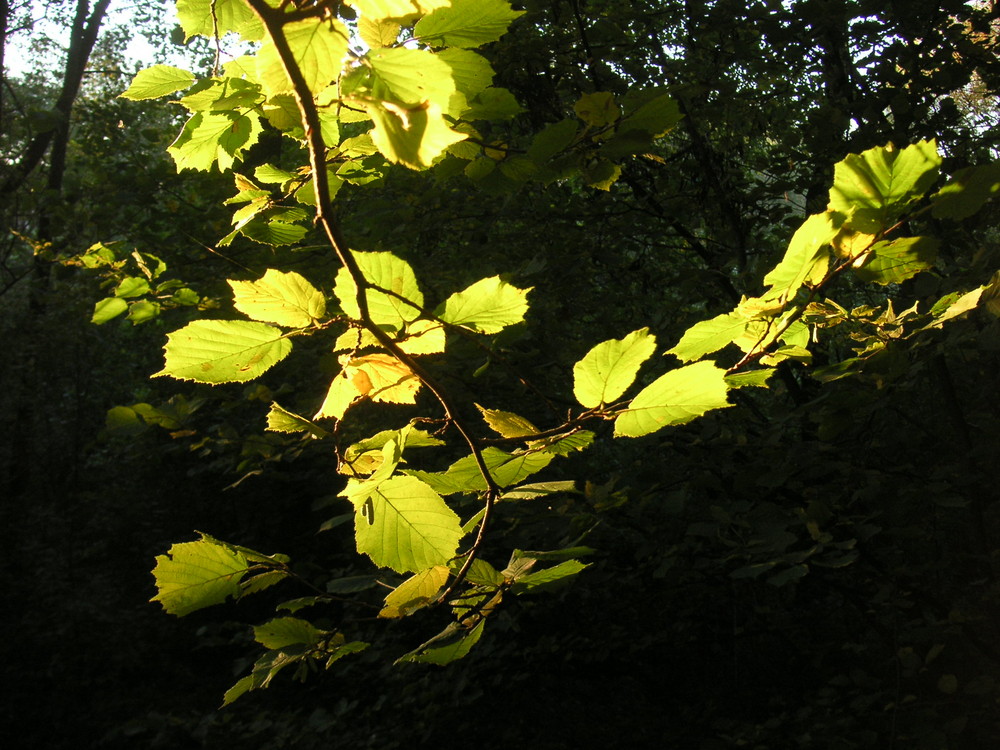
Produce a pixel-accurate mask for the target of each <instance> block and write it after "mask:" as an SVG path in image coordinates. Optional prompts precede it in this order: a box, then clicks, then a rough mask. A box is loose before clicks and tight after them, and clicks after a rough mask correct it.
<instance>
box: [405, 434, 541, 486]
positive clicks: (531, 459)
mask: <svg viewBox="0 0 1000 750" xmlns="http://www.w3.org/2000/svg"><path fill="white" fill-rule="evenodd" d="M482 455H483V461H484V463H485V464H486V468H487V470H488V471H489V473H490V476H491V477H493V481H494V482H496V483H497V485H499V486H500V487H509V486H510V485H512V484H517V483H518V482H520V481H521V480H523V479H525V478H527V477H529V476H531V475H532V474H535V473H536V472H539V471H541V470H542V469H544V468H545V467H546V466H548V465H549V463H550V462H551V461H552V459H553V455H552V454H551V453H545V452H544V451H533V450H529V451H519V452H516V453H507V452H506V451H502V450H500V449H499V448H494V447H492V446H491V447H489V448H487V449H486V450H484V451H483V454H482ZM406 473H407V474H410V475H412V476H415V477H419V478H420V479H422V480H424V481H425V482H427V483H428V484H429V485H430V486H431V487H433V488H434V489H435V490H436V491H437V492H440V493H441V494H442V495H451V494H454V493H456V492H482V491H484V490H485V489H486V479H485V478H484V477H483V474H482V471H480V469H479V464H478V463H477V462H476V459H475V456H466V457H465V458H460V459H459V460H458V461H456V462H455V463H453V464H452V465H451V466H450V467H448V470H447V471H445V472H438V473H429V472H424V471H408V472H406Z"/></svg>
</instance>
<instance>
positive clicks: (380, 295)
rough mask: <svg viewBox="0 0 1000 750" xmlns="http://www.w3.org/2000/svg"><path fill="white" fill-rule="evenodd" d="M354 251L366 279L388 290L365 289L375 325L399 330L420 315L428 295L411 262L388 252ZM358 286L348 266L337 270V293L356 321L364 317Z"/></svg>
mask: <svg viewBox="0 0 1000 750" xmlns="http://www.w3.org/2000/svg"><path fill="white" fill-rule="evenodd" d="M351 254H352V255H353V256H354V259H355V260H356V261H357V262H358V266H359V267H360V269H361V273H362V274H363V275H364V277H365V280H367V281H368V282H369V283H370V284H372V285H373V286H375V287H377V288H378V289H384V290H385V291H378V290H377V289H369V290H367V291H366V292H365V297H366V299H367V301H368V314H369V315H370V316H371V319H372V322H373V323H375V325H377V326H379V327H381V328H389V329H391V330H394V331H398V330H401V329H402V328H404V327H405V325H406V324H407V323H409V322H411V321H414V320H416V319H417V318H418V317H419V316H420V314H421V312H422V310H423V305H424V295H423V294H422V293H421V291H420V287H419V286H418V285H417V277H416V276H415V275H414V274H413V269H412V268H411V267H410V264H409V263H407V262H406V261H405V260H403V259H402V258H398V257H396V256H395V255H393V254H392V253H386V252H376V253H362V252H355V251H353V250H352V251H351ZM357 289H358V288H357V286H356V285H355V283H354V279H353V278H351V274H350V273H349V272H348V271H347V269H346V268H341V269H340V270H339V271H338V272H337V280H336V283H335V285H334V288H333V293H334V295H335V296H336V297H337V300H338V301H339V302H340V306H341V308H342V309H343V311H344V313H345V314H346V315H347V316H348V317H349V318H353V319H355V320H358V319H360V317H361V311H360V309H359V308H358V300H357V293H358V292H357ZM390 292H391V293H390Z"/></svg>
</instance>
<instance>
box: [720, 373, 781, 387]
mask: <svg viewBox="0 0 1000 750" xmlns="http://www.w3.org/2000/svg"><path fill="white" fill-rule="evenodd" d="M774 373H775V371H774V369H772V368H767V369H764V370H751V371H750V372H738V373H733V374H732V375H726V386H727V387H728V388H730V389H733V388H767V381H768V380H770V379H771V376H772V375H774Z"/></svg>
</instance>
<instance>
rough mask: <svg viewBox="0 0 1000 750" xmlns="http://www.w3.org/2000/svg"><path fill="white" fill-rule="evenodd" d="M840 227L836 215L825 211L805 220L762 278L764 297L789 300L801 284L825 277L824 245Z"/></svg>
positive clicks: (826, 249)
mask: <svg viewBox="0 0 1000 750" xmlns="http://www.w3.org/2000/svg"><path fill="white" fill-rule="evenodd" d="M839 230H840V218H838V217H837V216H836V215H835V214H832V213H830V212H829V211H827V212H826V213H822V214H813V215H812V216H810V217H809V218H808V219H806V220H805V221H804V222H803V223H802V226H800V227H799V228H798V229H797V230H796V232H795V234H794V235H792V240H791V242H789V243H788V250H787V251H785V256H784V257H783V258H782V259H781V261H780V262H779V263H778V265H776V266H775V267H774V268H773V269H771V271H770V272H769V273H768V274H767V276H765V277H764V283H765V284H767V285H769V286H770V287H771V289H770V290H769V291H768V292H767V294H766V297H768V298H773V297H778V298H780V299H785V300H788V299H791V298H792V297H794V296H795V293H796V292H798V290H799V288H800V287H801V286H802V285H803V284H809V285H813V286H814V285H816V284H818V283H819V282H820V281H822V280H823V278H824V277H825V276H826V270H827V267H828V265H829V259H830V250H829V248H828V245H829V244H830V242H832V241H833V238H834V237H835V236H836V235H837V232H838V231H839Z"/></svg>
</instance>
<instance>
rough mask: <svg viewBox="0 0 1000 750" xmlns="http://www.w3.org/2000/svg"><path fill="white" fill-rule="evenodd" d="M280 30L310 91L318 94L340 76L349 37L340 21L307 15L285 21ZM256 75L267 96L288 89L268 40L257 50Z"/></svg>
mask: <svg viewBox="0 0 1000 750" xmlns="http://www.w3.org/2000/svg"><path fill="white" fill-rule="evenodd" d="M282 33H284V35H285V40H286V41H287V42H288V46H289V48H290V49H291V50H292V56H293V57H294V59H295V62H296V65H297V67H298V69H299V71H300V72H301V73H302V77H303V78H304V79H305V82H306V85H307V86H308V87H309V90H310V91H311V92H312V93H313V94H318V93H319V92H320V91H322V90H323V89H325V88H326V87H327V86H328V85H330V83H331V82H332V81H334V80H336V78H337V77H338V76H339V75H340V68H341V66H342V64H343V60H344V56H345V55H346V54H347V47H348V40H349V35H348V31H347V28H346V27H345V26H344V24H342V23H341V22H340V21H338V20H336V19H321V18H307V19H305V20H302V21H293V22H292V23H288V24H285V25H284V26H283V27H282ZM257 77H258V78H259V79H260V82H261V85H262V86H263V87H264V93H265V94H267V95H268V96H271V95H273V94H279V93H281V92H283V91H291V90H292V83H291V81H289V80H288V75H287V74H286V73H285V66H284V64H283V63H282V62H281V57H280V56H279V55H278V49H277V47H275V45H274V43H273V42H271V41H267V42H265V43H264V44H263V45H262V46H261V48H260V51H259V52H258V53H257Z"/></svg>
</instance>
